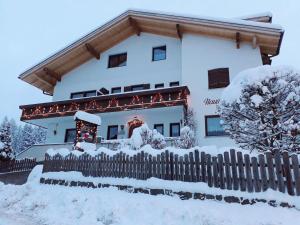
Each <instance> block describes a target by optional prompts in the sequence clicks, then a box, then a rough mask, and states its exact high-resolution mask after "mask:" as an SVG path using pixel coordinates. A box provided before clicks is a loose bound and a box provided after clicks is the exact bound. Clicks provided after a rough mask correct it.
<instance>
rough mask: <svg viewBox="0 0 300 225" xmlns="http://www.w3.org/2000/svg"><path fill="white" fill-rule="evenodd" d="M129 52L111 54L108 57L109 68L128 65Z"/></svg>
mask: <svg viewBox="0 0 300 225" xmlns="http://www.w3.org/2000/svg"><path fill="white" fill-rule="evenodd" d="M126 64H127V53H121V54H116V55H110V56H109V59H108V68H114V67H120V66H126Z"/></svg>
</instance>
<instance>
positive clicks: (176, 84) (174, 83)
mask: <svg viewBox="0 0 300 225" xmlns="http://www.w3.org/2000/svg"><path fill="white" fill-rule="evenodd" d="M175 86H179V81H174V82H170V87H175Z"/></svg>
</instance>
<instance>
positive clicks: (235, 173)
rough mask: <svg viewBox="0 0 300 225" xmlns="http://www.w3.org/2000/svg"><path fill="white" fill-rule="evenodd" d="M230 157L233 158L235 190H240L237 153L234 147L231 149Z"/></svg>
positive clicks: (232, 167)
mask: <svg viewBox="0 0 300 225" xmlns="http://www.w3.org/2000/svg"><path fill="white" fill-rule="evenodd" d="M230 159H231V171H232V180H233V190H238V189H239V181H238V177H237V168H236V155H235V150H234V149H230Z"/></svg>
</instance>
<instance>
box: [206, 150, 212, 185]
mask: <svg viewBox="0 0 300 225" xmlns="http://www.w3.org/2000/svg"><path fill="white" fill-rule="evenodd" d="M206 166H207V168H206V169H207V184H208V186H209V187H212V186H213V183H212V173H211V156H210V154H206Z"/></svg>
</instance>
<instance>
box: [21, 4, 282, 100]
mask: <svg viewBox="0 0 300 225" xmlns="http://www.w3.org/2000/svg"><path fill="white" fill-rule="evenodd" d="M141 32H146V33H152V34H157V35H164V36H169V37H174V38H180V39H181V38H182V35H183V34H186V33H189V34H196V35H208V36H216V37H221V38H226V39H232V40H235V41H236V42H237V43H238V45H237V46H239V43H240V42H250V43H252V44H253V45H255V47H256V45H257V46H259V47H260V50H261V53H262V54H264V55H271V56H274V55H278V54H279V49H280V44H281V40H282V36H283V32H284V31H283V29H282V28H281V27H279V26H275V25H272V24H268V23H261V22H253V21H245V20H242V19H232V20H229V19H228V20H224V19H212V18H204V17H202V18H201V17H197V18H195V17H190V16H182V15H171V14H163V13H156V12H146V11H136V10H128V11H126V12H124V13H123V14H121V15H119V16H118V17H116V18H115V19H113V20H111V21H109V22H108V23H106V24H104V25H103V26H101V27H99V28H97V29H96V30H95V31H93V32H91V33H89V34H87V35H86V36H84V37H82V38H81V39H79V40H78V41H76V42H74V43H73V44H71V45H69V46H67V47H66V48H64V49H62V50H61V51H59V52H57V53H56V54H54V55H52V56H51V57H49V58H47V59H45V60H44V61H42V62H40V63H39V64H37V65H35V66H34V67H32V68H30V69H28V70H27V71H25V72H24V73H22V74H21V75H20V76H19V78H20V79H22V80H24V81H25V82H27V83H29V84H31V85H33V86H35V87H37V88H39V89H41V90H42V91H44V92H46V93H50V94H53V89H54V86H55V84H56V82H58V81H60V80H61V77H62V76H63V75H65V74H66V73H68V72H69V71H71V70H72V69H74V68H76V67H77V66H79V65H81V64H83V63H85V62H86V61H88V60H90V59H91V58H93V57H95V58H97V59H100V57H101V52H104V51H106V50H108V49H109V48H111V47H112V46H114V45H116V44H118V43H120V42H121V41H123V40H125V39H127V38H128V37H130V36H131V35H139V34H140V33H141Z"/></svg>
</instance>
